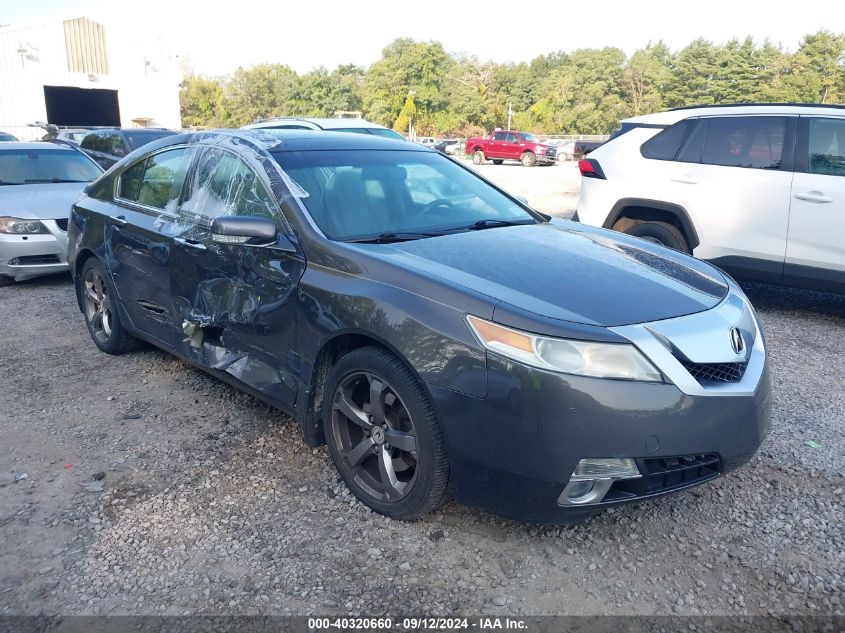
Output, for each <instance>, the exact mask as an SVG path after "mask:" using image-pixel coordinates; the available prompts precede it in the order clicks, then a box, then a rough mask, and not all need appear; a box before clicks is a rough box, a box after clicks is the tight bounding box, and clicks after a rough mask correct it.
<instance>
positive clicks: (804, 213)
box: [577, 104, 845, 292]
mask: <svg viewBox="0 0 845 633" xmlns="http://www.w3.org/2000/svg"><path fill="white" fill-rule="evenodd" d="M622 126H623V128H622V129H623V130H624V131H623V132H622V133H621V134H618V135H617V136H616V137H615V138H614V139H613V140H611V141H609V142H608V143H606V144H605V145H603V146H602V147H600V148H599V149H597V150H596V151H595V152H593V153H592V154H591V155H590V156H589V158H588V159H587V160H582V161H581V162H580V164H579V165H580V168H581V174H582V176H583V178H582V186H581V198H580V200H579V202H578V208H577V217H578V219H580V221H581V222H583V223H585V224H591V225H594V226H603V227H607V228H614V229H616V230H618V231H623V232H625V233H628V234H630V235H635V236H638V237H642V238H644V239H648V240H651V241H654V242H657V243H660V244H662V245H664V246H668V247H670V248H674V249H676V250H679V251H682V252H685V253H693V254H695V256H696V257H699V258H701V259H705V260H708V261H711V262H712V263H714V264H716V265H718V266H719V267H721V268H723V269H725V270H726V271H728V272H729V273H730V274H732V275H734V276H736V277H740V278H745V279H757V280H762V281H768V282H774V283H782V284H787V285H792V286H801V287H807V288H817V289H822V290H834V291H838V292H845V240H843V235H845V107H843V106H827V105H825V106H821V105H766V104H763V105H739V106H719V107H695V108H683V109H678V110H671V111H669V112H662V113H658V114H653V115H648V116H643V117H637V118H635V119H629V120H627V121H623V122H622Z"/></svg>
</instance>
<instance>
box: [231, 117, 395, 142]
mask: <svg viewBox="0 0 845 633" xmlns="http://www.w3.org/2000/svg"><path fill="white" fill-rule="evenodd" d="M241 129H242V130H329V131H332V132H353V133H355V134H372V135H374V136H384V137H386V138H394V139H397V140H402V141H404V140H405V137H404V136H402V135H401V134H399V133H398V132H394V131H393V130H391V129H390V128H387V127H384V126H383V125H379V124H378V123H372V122H371V121H366V120H364V119H350V118H342V117H341V118H334V119H316V118H310V117H309V118H302V117H272V118H269V119H263V120H261V121H257V122H255V123H251V124H250V125H245V126H243V127H242V128H241Z"/></svg>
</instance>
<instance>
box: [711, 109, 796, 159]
mask: <svg viewBox="0 0 845 633" xmlns="http://www.w3.org/2000/svg"><path fill="white" fill-rule="evenodd" d="M786 123H787V118H786V117H775V116H754V117H751V116H748V117H714V118H712V119H710V123H709V125H708V127H707V139H706V140H705V142H704V152H703V153H702V156H701V162H702V163H705V164H707V165H722V166H726V167H750V168H754V169H779V168H780V165H781V159H782V157H783V143H784V140H785V138H786Z"/></svg>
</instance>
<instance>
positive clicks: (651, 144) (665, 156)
mask: <svg viewBox="0 0 845 633" xmlns="http://www.w3.org/2000/svg"><path fill="white" fill-rule="evenodd" d="M695 121H696V119H684V120H683V121H678V122H677V123H675V125H673V126H671V127H668V128H666V129H665V130H663V131H662V132H659V133H658V134H657V135H656V136H653V137H651V138H650V139H649V140H647V141H646V142H645V143H643V144H642V147H640V153H641V154H642V155H643V158H652V159H654V160H672V159H674V158H675V154H677V153H678V150H679V149H680V148H681V143H683V142H684V139H685V138H686V137H687V133H688V132H689V131H690V128H692V125H693V123H695Z"/></svg>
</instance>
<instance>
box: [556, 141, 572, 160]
mask: <svg viewBox="0 0 845 633" xmlns="http://www.w3.org/2000/svg"><path fill="white" fill-rule="evenodd" d="M557 157H558V160H573V159H574V158H575V141H566V142H565V143H563V144H562V145H558V148H557Z"/></svg>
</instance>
